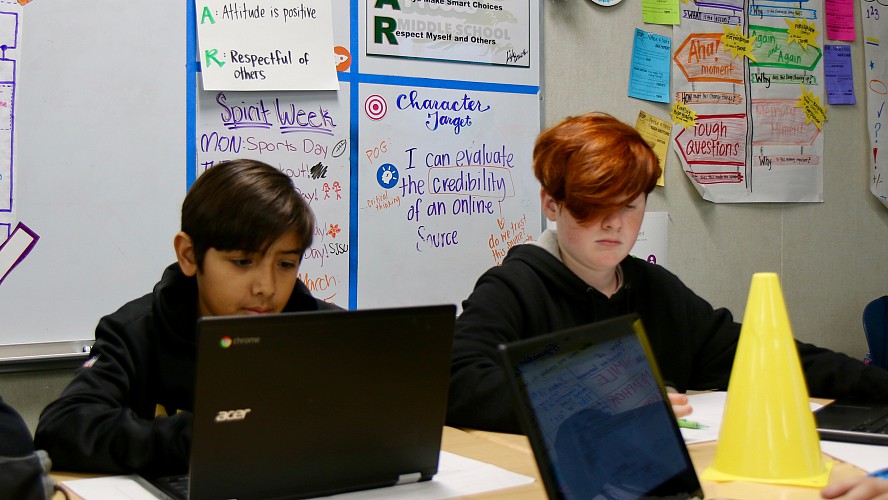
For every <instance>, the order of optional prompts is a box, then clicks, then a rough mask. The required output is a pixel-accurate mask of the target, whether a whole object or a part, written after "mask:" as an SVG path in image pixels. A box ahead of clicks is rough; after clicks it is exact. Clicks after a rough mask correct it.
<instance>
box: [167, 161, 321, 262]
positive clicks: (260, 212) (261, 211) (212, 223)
mask: <svg viewBox="0 0 888 500" xmlns="http://www.w3.org/2000/svg"><path fill="white" fill-rule="evenodd" d="M314 225H315V220H314V214H313V213H312V211H311V208H309V206H308V204H307V203H306V202H305V200H304V199H303V198H302V195H301V194H299V193H298V192H297V191H296V190H295V189H294V187H293V182H292V181H291V180H290V178H289V177H287V176H286V175H285V174H284V173H282V172H281V171H280V170H278V169H276V168H274V167H272V166H270V165H267V164H265V163H262V162H260V161H255V160H231V161H225V162H222V163H219V164H217V165H215V166H213V167H210V168H209V169H208V170H207V171H206V172H204V173H203V174H202V175H201V176H200V177H198V178H197V180H196V181H195V182H194V184H193V185H192V186H191V189H189V190H188V194H187V195H186V196H185V201H184V202H183V203H182V231H183V232H185V233H186V234H188V236H189V237H190V238H191V241H192V244H193V245H194V258H195V261H196V263H197V267H198V269H202V268H203V259H204V255H205V254H206V252H207V250H208V249H210V248H215V249H217V250H223V251H225V250H245V251H250V252H264V251H265V250H266V249H268V247H269V246H270V245H271V244H272V243H274V241H275V240H277V239H278V238H279V237H280V236H281V235H282V234H284V233H285V232H287V231H295V232H296V235H297V237H298V239H299V244H300V246H301V248H300V249H299V252H300V254H301V253H302V252H304V251H305V250H306V249H307V248H308V247H310V246H311V241H312V236H313V233H314Z"/></svg>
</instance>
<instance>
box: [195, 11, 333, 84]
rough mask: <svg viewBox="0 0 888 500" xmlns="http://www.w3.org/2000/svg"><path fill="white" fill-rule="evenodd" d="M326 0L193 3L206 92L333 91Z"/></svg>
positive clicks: (329, 15)
mask: <svg viewBox="0 0 888 500" xmlns="http://www.w3.org/2000/svg"><path fill="white" fill-rule="evenodd" d="M330 2H331V0H298V1H295V0H262V1H261V2H227V1H224V0H195V5H196V13H197V38H198V45H199V46H200V51H199V52H200V54H199V55H200V68H201V77H202V78H203V87H204V88H205V89H207V90H336V89H338V88H339V81H338V80H337V77H336V64H337V58H336V57H337V56H336V54H335V53H334V52H333V9H332V6H331V3H330Z"/></svg>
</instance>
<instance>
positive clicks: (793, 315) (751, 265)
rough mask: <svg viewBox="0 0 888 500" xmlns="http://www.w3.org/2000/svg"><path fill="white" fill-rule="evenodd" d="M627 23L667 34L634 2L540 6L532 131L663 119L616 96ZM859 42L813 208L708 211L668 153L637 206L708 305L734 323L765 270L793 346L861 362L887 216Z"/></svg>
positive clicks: (830, 126)
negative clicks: (596, 117)
mask: <svg viewBox="0 0 888 500" xmlns="http://www.w3.org/2000/svg"><path fill="white" fill-rule="evenodd" d="M854 5H855V10H859V5H858V3H857V2H855V3H854ZM858 17H859V12H858ZM636 27H639V28H641V29H643V30H646V31H650V32H654V33H658V34H661V35H667V36H669V35H671V31H672V30H671V27H667V26H658V25H645V24H643V23H642V22H641V2H640V1H639V0H624V1H623V2H621V3H619V4H617V5H616V6H613V7H601V6H599V5H597V4H594V3H593V2H591V1H589V0H559V1H553V0H547V1H546V2H545V6H544V8H543V62H544V65H543V71H544V75H543V82H544V87H543V96H544V104H543V108H544V113H543V115H544V119H545V123H544V126H550V125H554V124H555V123H557V122H558V121H560V120H561V119H562V118H564V117H565V116H569V115H575V114H579V113H583V112H586V111H605V112H609V113H611V114H613V115H614V116H616V117H617V118H620V119H621V120H623V121H625V122H627V123H629V124H633V125H634V124H635V119H636V116H637V115H638V112H639V110H643V111H646V112H648V113H651V114H653V115H655V116H657V117H660V118H663V119H669V105H666V104H657V103H651V102H647V101H641V100H638V99H632V98H629V97H627V95H626V94H627V88H628V84H629V60H630V56H631V52H632V39H633V35H634V31H635V28H636ZM859 37H860V35H859V34H858V40H857V41H855V42H853V43H852V44H851V46H852V49H851V50H852V60H853V65H854V87H855V92H856V95H857V100H858V104H857V105H854V106H827V113H828V120H827V121H826V122H825V124H824V127H823V133H824V136H825V146H824V157H825V158H824V179H823V190H824V193H823V198H824V202H823V203H806V204H780V203H766V204H713V203H710V202H708V201H705V200H703V199H702V198H701V197H700V196H699V195H698V194H697V192H696V190H695V189H694V188H693V186H692V185H691V183H690V181H689V180H688V179H687V178H686V176H685V174H684V173H683V172H682V171H681V167H680V164H679V162H678V159H677V158H676V157H675V153H674V152H673V151H672V150H670V152H669V159H668V161H667V165H666V186H665V188H657V189H656V190H655V191H654V193H652V195H651V196H650V198H649V199H648V206H647V209H648V210H649V211H658V212H669V214H670V224H669V269H670V270H671V271H672V272H674V273H675V274H677V275H678V276H679V277H680V278H682V280H684V282H685V283H686V284H687V285H688V286H689V287H690V288H691V289H692V290H694V291H695V292H697V293H698V294H699V295H700V296H702V297H704V298H705V299H707V300H708V301H709V302H710V303H712V304H713V305H715V306H724V307H727V308H728V309H730V310H731V311H732V312H733V313H734V316H735V317H736V318H737V319H738V320H742V318H743V312H744V308H745V305H746V299H747V295H748V293H749V284H750V281H751V279H752V275H753V273H756V272H776V273H778V274H779V276H780V281H781V288H782V289H783V294H784V298H785V300H786V305H787V309H788V312H789V318H790V323H791V325H792V329H793V333H794V334H795V336H796V338H798V339H800V340H803V341H806V342H811V343H815V344H818V345H821V346H824V347H829V348H832V349H835V350H839V351H843V352H846V353H847V354H849V355H852V356H854V357H858V358H862V357H863V355H864V354H865V353H866V351H867V349H866V341H865V339H864V337H863V330H862V327H861V313H862V311H863V307H864V306H865V305H866V303H867V302H868V301H870V300H872V299H873V298H875V297H877V296H880V295H884V294H888V273H886V270H885V268H883V267H882V263H883V262H885V261H888V209H886V208H885V207H884V206H883V205H882V204H881V203H879V201H878V200H877V199H876V198H875V197H874V196H872V195H871V194H870V192H869V187H868V186H869V185H868V183H867V178H868V176H869V163H868V160H867V148H868V139H867V132H866V123H865V117H866V106H865V103H864V102H863V99H864V98H865V93H864V85H863V83H864V82H863V80H864V74H863V67H864V61H863V46H862V44H861V42H860V38H859ZM824 43H826V42H824ZM829 43H838V42H829ZM823 101H824V102H825V101H826V98H825V96H824V98H823Z"/></svg>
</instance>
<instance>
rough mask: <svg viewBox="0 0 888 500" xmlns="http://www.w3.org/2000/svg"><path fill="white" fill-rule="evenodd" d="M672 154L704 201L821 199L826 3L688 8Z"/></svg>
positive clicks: (677, 32)
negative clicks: (673, 153)
mask: <svg viewBox="0 0 888 500" xmlns="http://www.w3.org/2000/svg"><path fill="white" fill-rule="evenodd" d="M681 9H682V20H681V24H680V25H678V26H675V27H674V28H673V46H674V47H675V50H674V55H673V69H672V90H673V92H674V96H673V121H674V122H675V125H674V127H673V134H672V140H673V146H674V149H675V152H676V154H677V156H678V158H679V161H680V162H681V166H682V168H683V169H684V171H685V173H686V174H687V176H688V178H689V179H690V181H691V182H692V183H693V185H694V187H695V188H696V189H697V191H698V192H699V193H700V196H702V197H703V198H704V199H706V200H709V201H712V202H716V203H739V202H810V201H815V202H816V201H823V134H822V132H821V129H822V125H823V121H824V120H826V119H827V117H826V113H825V110H824V106H825V103H824V101H823V94H824V92H823V61H822V54H823V52H822V46H823V45H822V30H823V22H822V19H823V15H822V10H823V9H822V1H821V0H812V1H806V2H802V3H801V4H799V5H792V6H790V5H788V4H786V3H785V2H779V1H760V2H743V1H739V0H720V1H715V2H707V3H705V4H701V3H699V2H698V3H682V4H681Z"/></svg>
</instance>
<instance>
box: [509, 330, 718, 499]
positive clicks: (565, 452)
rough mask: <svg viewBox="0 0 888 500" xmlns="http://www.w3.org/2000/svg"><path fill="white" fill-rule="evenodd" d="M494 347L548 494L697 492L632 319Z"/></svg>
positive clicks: (654, 369)
mask: <svg viewBox="0 0 888 500" xmlns="http://www.w3.org/2000/svg"><path fill="white" fill-rule="evenodd" d="M500 351H501V353H502V357H503V360H504V362H505V370H506V376H507V378H508V379H509V380H510V381H511V384H512V388H513V392H514V394H515V396H516V398H517V400H518V404H517V411H518V415H519V418H520V420H521V423H522V426H523V428H524V431H525V432H526V434H527V437H528V438H529V440H530V444H531V447H532V448H533V452H534V456H535V457H536V460H537V464H538V466H539V471H540V476H541V477H542V479H543V483H544V485H545V487H546V492H547V494H548V496H549V498H551V499H553V500H554V499H566V500H571V499H589V498H619V499H623V498H627V499H629V498H632V499H634V498H670V499H687V498H701V499H702V498H703V491H702V489H701V486H700V482H699V480H698V478H697V474H696V472H695V471H694V465H693V463H692V462H691V458H690V456H689V454H688V451H687V448H686V447H685V444H684V441H683V439H682V437H681V432H680V431H679V428H678V423H677V422H676V419H675V416H674V414H673V413H672V406H671V405H670V404H669V400H668V399H667V397H666V391H665V388H664V386H663V382H662V380H661V378H660V374H659V371H658V369H657V365H656V362H655V360H654V358H653V355H652V353H651V350H650V347H649V345H648V341H647V337H646V336H645V334H644V331H643V329H642V326H641V320H639V319H638V317H637V316H635V315H630V316H624V317H620V318H616V319H612V320H608V321H603V322H598V323H592V324H589V325H585V326H580V327H577V328H573V329H570V330H565V331H561V332H556V333H552V334H549V335H545V336H541V337H537V338H533V339H528V340H523V341H519V342H515V343H510V344H506V345H501V346H500Z"/></svg>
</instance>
